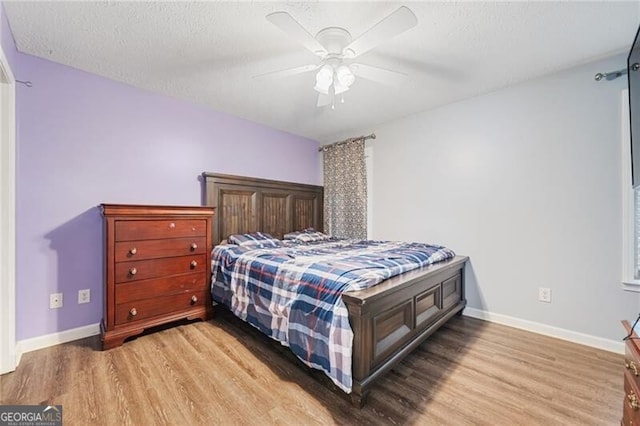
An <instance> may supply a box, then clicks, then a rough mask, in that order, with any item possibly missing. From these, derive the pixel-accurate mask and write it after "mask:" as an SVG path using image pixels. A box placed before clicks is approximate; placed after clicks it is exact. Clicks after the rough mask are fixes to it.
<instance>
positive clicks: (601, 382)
mask: <svg viewBox="0 0 640 426" xmlns="http://www.w3.org/2000/svg"><path fill="white" fill-rule="evenodd" d="M621 335H622V330H621ZM98 348H99V339H98V337H97V336H96V337H93V338H88V339H84V340H79V341H76V342H71V343H68V344H64V345H59V346H55V347H51V348H47V349H42V350H39V351H35V352H31V353H28V354H25V355H24V356H23V358H22V362H21V363H20V366H19V367H18V369H17V370H16V371H15V372H13V373H10V374H6V375H4V376H1V377H0V391H1V393H0V403H1V404H62V405H63V416H64V424H65V425H94V424H97V425H101V424H104V425H124V424H135V425H145V426H146V425H152V424H172V425H190V424H208V425H217V424H238V425H267V424H292V425H306V424H323V425H324V424H361V425H371V424H396V425H401V424H413V425H448V424H450V425H483V424H484V425H519V424H520V425H552V424H553V425H608V424H611V425H614V424H620V418H621V412H622V399H623V390H622V375H623V365H622V364H623V357H622V355H617V354H613V353H609V352H605V351H600V350H597V349H592V348H588V347H585V346H581V345H576V344H573V343H569V342H565V341H562V340H557V339H553V338H549V337H545V336H541V335H537V334H533V333H529V332H525V331H521V330H517V329H513V328H509V327H505V326H501V325H497V324H492V323H487V322H483V321H480V320H476V319H472V318H467V317H455V318H453V319H452V320H451V321H450V322H449V323H448V324H447V325H445V326H444V327H443V328H442V329H440V330H439V331H437V332H436V333H435V334H434V335H433V336H432V337H431V338H430V339H428V340H427V341H426V342H425V343H423V344H422V345H421V346H420V347H419V348H418V349H417V350H416V351H415V352H414V353H412V354H411V355H410V356H409V357H407V358H406V359H405V360H404V361H403V362H402V363H401V364H400V365H399V366H397V367H396V368H395V369H393V370H392V371H391V372H390V373H389V374H387V375H385V376H384V377H383V378H382V379H381V380H380V382H379V383H378V384H377V385H376V386H374V388H373V389H372V391H371V394H370V395H369V399H368V401H367V405H366V406H365V407H364V408H363V409H361V410H358V409H356V408H353V407H352V406H351V405H350V403H349V402H348V400H347V399H346V398H344V397H343V395H342V394H340V393H338V392H334V391H331V390H329V389H328V388H327V387H326V386H324V385H323V384H322V383H320V382H319V381H318V380H317V379H316V378H314V377H312V375H310V374H309V373H308V370H307V369H306V367H302V366H301V365H299V364H298V363H294V362H292V361H291V360H290V359H287V358H284V357H283V355H282V354H281V353H280V350H279V349H278V348H277V347H276V346H275V345H274V344H273V342H271V341H269V340H268V339H265V338H263V336H262V335H260V334H259V333H258V332H257V331H256V330H254V329H253V328H251V327H250V326H248V325H246V324H244V323H241V322H240V321H239V320H236V319H235V318H232V317H231V316H230V315H229V314H228V313H223V314H221V315H218V317H217V318H216V319H214V320H212V321H210V322H199V323H192V324H188V325H182V326H176V327H173V328H169V329H165V330H162V331H158V332H156V333H152V334H149V335H146V336H143V337H140V338H138V339H136V340H133V341H130V342H127V343H125V344H124V346H122V347H118V348H115V349H111V350H109V351H105V352H102V351H99V350H98Z"/></svg>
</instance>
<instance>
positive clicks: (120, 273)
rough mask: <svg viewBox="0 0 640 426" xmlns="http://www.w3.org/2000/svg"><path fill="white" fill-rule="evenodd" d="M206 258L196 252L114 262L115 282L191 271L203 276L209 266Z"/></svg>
mask: <svg viewBox="0 0 640 426" xmlns="http://www.w3.org/2000/svg"><path fill="white" fill-rule="evenodd" d="M206 259H207V256H206V255H204V254H198V255H193V256H180V257H165V258H162V259H150V260H138V261H134V262H120V263H116V265H115V282H116V283H124V282H131V281H139V280H146V279H150V278H160V277H167V276H171V275H179V274H188V273H192V272H200V273H201V274H203V276H204V272H205V271H206V270H207V269H208V268H210V265H209V263H208V262H207V260H206Z"/></svg>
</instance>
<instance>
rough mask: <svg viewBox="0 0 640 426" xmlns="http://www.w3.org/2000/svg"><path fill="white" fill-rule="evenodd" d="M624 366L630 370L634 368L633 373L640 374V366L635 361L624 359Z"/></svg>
mask: <svg viewBox="0 0 640 426" xmlns="http://www.w3.org/2000/svg"><path fill="white" fill-rule="evenodd" d="M624 366H625V367H627V369H629V370H633V375H634V376H637V375H638V366H637V365H636V363H635V361H631V362H629V361H627V360H626V359H625V360H624Z"/></svg>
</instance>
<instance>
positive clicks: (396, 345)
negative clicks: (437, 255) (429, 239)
mask: <svg viewBox="0 0 640 426" xmlns="http://www.w3.org/2000/svg"><path fill="white" fill-rule="evenodd" d="M203 183H204V185H203V202H204V204H205V205H207V206H213V207H216V216H215V219H214V226H213V228H214V244H219V243H220V242H221V241H222V240H223V239H225V238H226V237H227V236H229V235H232V234H244V233H254V232H259V231H260V232H264V233H268V234H271V235H272V236H274V237H275V238H278V239H282V238H283V237H284V235H285V234H287V233H290V232H293V231H298V230H301V229H305V228H314V229H316V230H319V231H322V228H323V225H322V222H323V217H322V205H323V189H322V187H321V186H315V185H304V184H297V183H289V182H281V181H273V180H265V179H256V178H247V177H241V176H230V175H221V174H213V173H203ZM214 252H215V250H214ZM467 260H468V258H467V257H465V256H455V257H452V258H450V259H447V260H444V261H440V262H437V263H433V264H429V265H427V266H424V267H422V268H419V269H414V270H411V271H408V272H405V273H402V274H400V275H397V276H395V277H392V278H389V279H386V280H384V281H382V282H380V283H379V284H377V285H375V286H373V287H370V288H365V289H363V290H358V291H347V292H345V293H342V295H341V300H342V302H343V303H344V306H345V307H346V310H347V316H348V322H349V324H350V328H351V331H352V333H353V344H352V352H351V360H350V361H351V386H350V389H348V390H345V389H344V388H343V390H345V392H349V396H350V399H351V401H352V403H353V404H354V405H355V406H358V407H362V405H363V404H364V403H365V400H366V396H367V394H368V392H369V390H370V389H371V386H372V385H373V384H374V383H375V381H376V380H377V379H378V378H379V377H380V376H381V375H383V374H384V373H385V372H387V371H389V370H390V369H391V368H393V366H394V365H396V364H397V363H398V362H400V361H401V360H402V359H403V358H404V357H405V356H406V355H407V354H409V353H410V352H411V351H412V350H413V349H415V348H416V347H417V346H418V345H419V344H420V343H422V342H423V341H424V340H425V339H426V338H427V337H428V336H430V335H431V334H432V333H433V332H434V331H436V330H437V329H438V328H440V327H441V326H442V325H443V324H445V323H446V322H447V320H449V319H450V318H451V317H452V316H454V315H456V314H458V313H460V312H461V311H462V309H464V307H465V304H466V300H465V296H464V267H465V264H466V262H467Z"/></svg>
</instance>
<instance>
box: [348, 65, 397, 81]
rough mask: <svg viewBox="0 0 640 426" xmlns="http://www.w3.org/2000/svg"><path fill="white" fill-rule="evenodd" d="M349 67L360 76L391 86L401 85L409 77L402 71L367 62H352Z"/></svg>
mask: <svg viewBox="0 0 640 426" xmlns="http://www.w3.org/2000/svg"><path fill="white" fill-rule="evenodd" d="M349 68H350V69H351V72H353V74H354V75H356V76H358V77H362V78H364V79H367V80H371V81H375V82H378V83H383V84H388V85H391V86H396V85H399V84H400V83H402V81H404V79H405V78H406V77H407V74H405V73H402V72H398V71H391V70H386V69H384V68H378V67H374V66H371V65H365V64H351V65H349Z"/></svg>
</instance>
